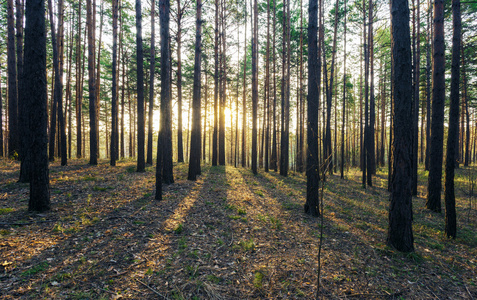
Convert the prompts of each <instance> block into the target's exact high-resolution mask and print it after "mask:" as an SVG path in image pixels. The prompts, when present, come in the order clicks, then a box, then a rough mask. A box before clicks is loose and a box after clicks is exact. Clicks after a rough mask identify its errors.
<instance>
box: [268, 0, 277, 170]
mask: <svg viewBox="0 0 477 300" xmlns="http://www.w3.org/2000/svg"><path fill="white" fill-rule="evenodd" d="M276 16H277V0H273V25H272V31H273V41H272V43H273V45H272V59H273V70H272V73H273V117H272V119H273V120H272V154H271V157H270V168H271V169H273V170H274V171H275V172H277V171H278V153H277V83H276V80H277V77H276V72H277V66H276V57H275V45H276V34H277V33H276V30H277V19H276Z"/></svg>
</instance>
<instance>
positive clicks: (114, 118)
mask: <svg viewBox="0 0 477 300" xmlns="http://www.w3.org/2000/svg"><path fill="white" fill-rule="evenodd" d="M152 3H154V1H153V2H152ZM112 4H113V68H112V72H113V82H112V99H111V146H110V150H111V154H110V158H111V160H110V164H111V166H115V165H116V160H117V159H118V158H119V157H118V156H119V155H118V148H117V147H116V145H117V140H118V138H119V132H118V93H117V90H118V85H117V82H118V81H117V77H118V74H117V71H118V70H117V61H118V55H117V52H118V10H119V7H118V6H119V3H118V0H113V3H112Z"/></svg>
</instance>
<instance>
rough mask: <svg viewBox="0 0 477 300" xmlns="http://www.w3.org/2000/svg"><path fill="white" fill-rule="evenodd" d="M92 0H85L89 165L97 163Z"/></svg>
mask: <svg viewBox="0 0 477 300" xmlns="http://www.w3.org/2000/svg"><path fill="white" fill-rule="evenodd" d="M91 1H92V0H86V10H87V13H86V14H87V19H86V23H87V25H86V26H87V27H88V77H89V79H88V83H89V119H90V123H89V124H90V127H89V128H90V131H89V139H90V142H89V152H90V158H89V163H90V164H91V165H97V164H98V148H99V147H98V139H99V137H98V136H97V134H96V133H97V128H96V125H97V124H98V122H97V120H98V115H97V113H96V76H95V66H94V52H95V51H94V48H95V24H94V21H93V18H94V17H93V10H92V7H91Z"/></svg>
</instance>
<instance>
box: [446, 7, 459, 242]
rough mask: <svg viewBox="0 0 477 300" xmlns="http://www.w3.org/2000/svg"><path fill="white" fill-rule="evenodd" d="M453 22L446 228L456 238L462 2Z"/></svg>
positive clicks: (453, 12)
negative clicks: (455, 178)
mask: <svg viewBox="0 0 477 300" xmlns="http://www.w3.org/2000/svg"><path fill="white" fill-rule="evenodd" d="M452 20H453V27H454V33H453V37H452V66H451V95H450V96H451V97H450V101H451V103H450V111H449V132H448V135H447V152H446V169H445V170H446V176H445V192H444V193H445V205H446V221H445V223H446V226H445V231H446V234H447V236H448V237H451V238H454V239H455V238H456V235H457V220H456V219H457V218H456V209H455V192H454V170H455V162H456V157H457V153H456V152H457V151H456V150H457V149H458V148H457V147H455V145H456V140H457V139H458V137H459V100H460V97H459V83H460V70H459V63H460V48H461V30H462V25H461V15H460V0H452Z"/></svg>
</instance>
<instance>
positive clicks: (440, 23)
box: [426, 0, 445, 212]
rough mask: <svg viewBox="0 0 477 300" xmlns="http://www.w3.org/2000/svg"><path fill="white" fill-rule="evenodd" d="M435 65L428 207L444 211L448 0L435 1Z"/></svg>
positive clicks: (436, 210) (433, 72)
mask: <svg viewBox="0 0 477 300" xmlns="http://www.w3.org/2000/svg"><path fill="white" fill-rule="evenodd" d="M433 38H434V49H433V58H434V65H433V69H432V122H431V126H432V127H431V152H430V160H429V182H428V186H427V202H426V207H427V208H428V209H430V210H432V211H435V212H440V211H441V189H442V181H441V178H442V153H443V149H442V148H443V139H444V103H445V78H444V75H445V55H444V49H445V44H444V1H443V0H435V1H434V37H433Z"/></svg>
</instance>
